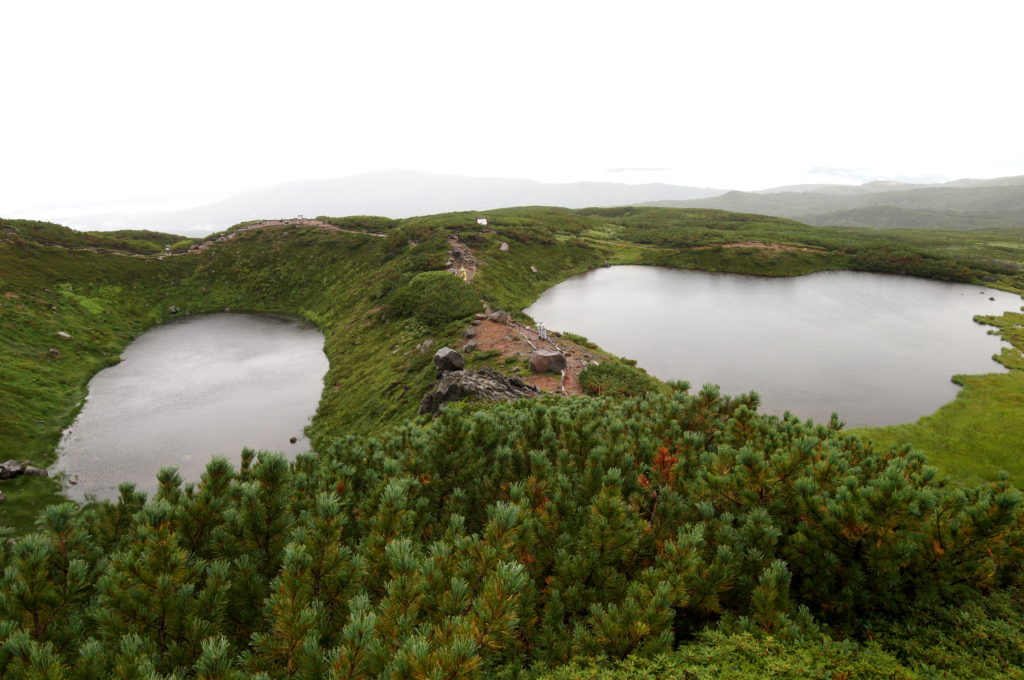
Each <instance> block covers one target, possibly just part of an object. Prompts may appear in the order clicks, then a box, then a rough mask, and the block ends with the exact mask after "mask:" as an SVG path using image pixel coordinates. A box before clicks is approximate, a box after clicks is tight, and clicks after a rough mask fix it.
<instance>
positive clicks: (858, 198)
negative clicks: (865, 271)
mask: <svg viewBox="0 0 1024 680" xmlns="http://www.w3.org/2000/svg"><path fill="white" fill-rule="evenodd" d="M645 205H655V206H666V207H676V208H718V209H720V210H732V211H735V212H746V213H757V214H761V215H772V216H774V217H788V218H791V219H795V220H799V221H801V222H804V223H806V224H813V225H818V226H850V227H874V228H917V229H998V228H1007V227H1024V177H1001V178H998V179H989V180H975V179H961V180H956V181H953V182H945V183H943V184H905V183H901V182H868V183H867V184H861V185H859V186H846V185H837V184H804V185H797V186H788V187H777V188H774V189H766V190H764V191H755V192H747V191H729V192H725V193H723V194H720V195H718V196H714V197H707V198H699V199H694V200H683V201H679V200H659V201H651V202H648V203H645Z"/></svg>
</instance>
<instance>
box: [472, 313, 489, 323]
mask: <svg viewBox="0 0 1024 680" xmlns="http://www.w3.org/2000/svg"><path fill="white" fill-rule="evenodd" d="M473 318H474V319H476V320H477V321H483V320H484V319H486V318H487V315H486V314H480V313H476V314H474V315H473Z"/></svg>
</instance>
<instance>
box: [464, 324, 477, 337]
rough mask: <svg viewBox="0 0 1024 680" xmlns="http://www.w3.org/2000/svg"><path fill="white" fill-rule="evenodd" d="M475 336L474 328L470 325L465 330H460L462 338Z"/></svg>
mask: <svg viewBox="0 0 1024 680" xmlns="http://www.w3.org/2000/svg"><path fill="white" fill-rule="evenodd" d="M475 336H476V329H475V328H473V327H472V326H470V327H468V328H467V329H466V330H464V331H462V337H464V338H472V337H475Z"/></svg>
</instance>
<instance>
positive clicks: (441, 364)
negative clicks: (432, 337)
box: [434, 347, 466, 373]
mask: <svg viewBox="0 0 1024 680" xmlns="http://www.w3.org/2000/svg"><path fill="white" fill-rule="evenodd" d="M434 365H435V366H437V372H438V373H446V372H448V371H460V370H462V367H463V366H465V365H466V362H465V361H463V359H462V355H461V354H459V353H458V352H456V351H455V350H453V349H452V348H451V347H442V348H441V349H439V350H437V352H435V353H434Z"/></svg>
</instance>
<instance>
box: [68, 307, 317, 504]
mask: <svg viewBox="0 0 1024 680" xmlns="http://www.w3.org/2000/svg"><path fill="white" fill-rule="evenodd" d="M122 356H123V357H124V361H122V362H121V363H120V364H118V365H116V366H112V367H110V368H106V369H104V370H102V371H100V372H99V373H97V374H96V376H95V377H93V379H92V380H91V381H90V382H89V396H88V399H87V400H86V402H85V406H84V407H83V409H82V411H81V413H80V414H79V416H78V418H77V420H75V422H74V423H73V424H72V425H71V427H70V428H68V430H67V431H65V433H64V437H63V439H62V440H61V443H60V446H59V448H58V452H59V454H60V459H59V460H58V462H57V465H56V466H55V467H56V471H64V472H66V473H67V475H68V476H69V477H72V476H75V475H77V478H78V480H79V483H78V484H76V485H72V486H70V487H69V488H68V489H67V494H68V495H69V496H70V497H71V498H74V499H75V500H82V499H83V498H84V497H85V495H86V494H93V495H95V496H96V497H98V498H113V497H116V496H117V485H118V484H119V483H120V482H122V481H131V482H134V483H135V484H136V485H137V487H138V488H139V489H140V490H144V491H153V490H154V489H155V488H156V474H157V472H158V471H159V470H160V468H161V467H165V466H174V467H177V468H178V469H179V472H180V473H181V475H182V477H183V478H185V479H186V480H188V481H198V479H199V476H200V475H201V474H202V472H203V470H204V469H205V468H206V464H207V463H208V462H209V460H210V459H211V458H212V457H213V456H215V455H225V456H227V457H228V459H229V460H231V461H232V463H234V464H235V465H237V462H238V455H239V453H240V451H241V450H242V447H246V446H248V447H250V448H253V449H271V450H274V451H283V452H285V453H287V454H290V455H295V454H296V453H300V452H302V451H307V450H308V449H309V442H308V440H307V439H306V438H305V437H304V436H303V434H302V429H303V428H304V427H305V426H306V425H307V424H308V423H309V419H310V418H311V417H312V416H313V414H314V413H315V412H316V406H317V403H318V402H319V400H320V393H321V391H322V390H323V376H324V374H325V373H326V372H327V357H326V356H325V355H324V352H323V336H322V335H321V334H320V331H318V330H317V329H316V328H315V327H313V326H312V325H310V324H308V323H306V322H305V321H303V320H301V319H297V318H292V317H286V316H277V315H268V314H258V315H257V314H209V315H202V316H192V317H186V318H183V319H178V320H175V321H172V322H170V323H167V324H164V325H162V326H158V327H156V328H153V329H152V330H149V331H147V332H146V333H143V334H142V335H141V336H139V337H138V339H136V340H135V341H134V342H132V343H131V344H130V345H129V346H128V347H127V348H126V349H125V350H124V352H123V354H122ZM292 437H296V438H297V439H298V440H297V441H296V442H295V443H294V444H292V443H290V442H289V440H290V439H291V438H292Z"/></svg>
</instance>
